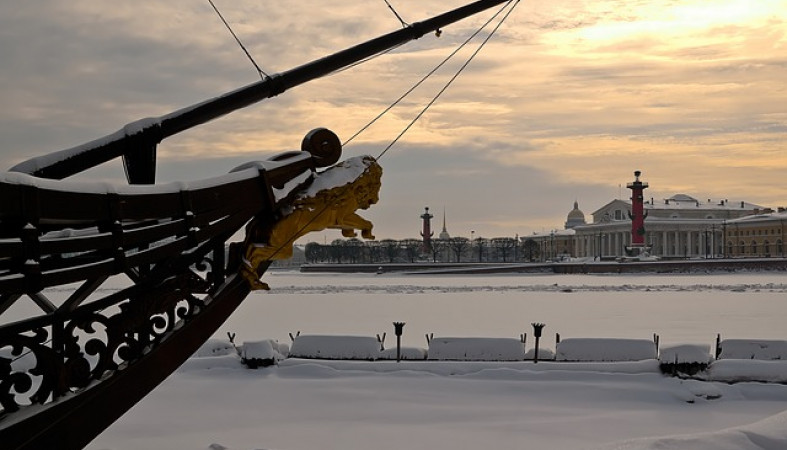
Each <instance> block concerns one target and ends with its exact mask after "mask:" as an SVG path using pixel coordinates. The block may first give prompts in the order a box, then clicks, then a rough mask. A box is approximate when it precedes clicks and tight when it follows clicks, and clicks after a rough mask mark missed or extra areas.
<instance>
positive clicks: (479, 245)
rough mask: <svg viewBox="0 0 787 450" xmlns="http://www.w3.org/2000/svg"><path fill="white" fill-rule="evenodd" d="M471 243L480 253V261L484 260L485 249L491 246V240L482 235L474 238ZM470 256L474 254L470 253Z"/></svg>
mask: <svg viewBox="0 0 787 450" xmlns="http://www.w3.org/2000/svg"><path fill="white" fill-rule="evenodd" d="M470 244H471V245H474V246H475V249H476V253H477V254H478V262H483V261H484V249H485V248H487V247H489V240H488V239H484V238H482V237H480V238H476V239H475V240H473V241H472V242H471V243H470ZM470 256H473V255H470Z"/></svg>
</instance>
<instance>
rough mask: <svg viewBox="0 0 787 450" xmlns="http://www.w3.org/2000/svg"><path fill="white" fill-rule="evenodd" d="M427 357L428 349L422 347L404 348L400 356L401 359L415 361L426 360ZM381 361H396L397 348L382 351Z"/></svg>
mask: <svg viewBox="0 0 787 450" xmlns="http://www.w3.org/2000/svg"><path fill="white" fill-rule="evenodd" d="M426 355H427V352H426V349H425V348H421V347H402V348H401V350H400V354H399V356H400V358H401V359H406V360H414V361H417V360H423V359H426ZM380 359H396V347H393V348H386V349H385V350H383V351H381V352H380Z"/></svg>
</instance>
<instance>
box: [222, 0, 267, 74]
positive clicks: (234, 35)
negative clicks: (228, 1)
mask: <svg viewBox="0 0 787 450" xmlns="http://www.w3.org/2000/svg"><path fill="white" fill-rule="evenodd" d="M208 3H210V6H212V7H213V10H214V11H216V14H218V16H219V19H221V21H222V22H224V26H225V27H227V30H229V32H230V34H232V37H234V38H235V42H237V43H238V45H239V46H240V48H241V50H243V53H245V54H246V57H247V58H249V61H251V63H252V65H254V68H255V69H257V73H258V74H259V75H260V78H262V79H263V80H264V79H265V78H270V75H268V74H267V73H265V71H263V70H262V69H261V68H260V66H259V65H257V62H256V61H254V58H252V57H251V54H250V53H249V51H248V50H246V46H244V45H243V42H241V41H240V39H239V38H238V35H237V34H235V32H234V31H232V27H230V24H229V23H227V21H226V20H224V16H222V15H221V12H219V8H216V5H214V4H213V0H208Z"/></svg>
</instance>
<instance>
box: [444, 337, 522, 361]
mask: <svg viewBox="0 0 787 450" xmlns="http://www.w3.org/2000/svg"><path fill="white" fill-rule="evenodd" d="M428 355H429V356H428V359H429V360H432V361H522V360H524V359H525V345H524V344H523V343H522V341H520V340H519V339H512V338H470V337H433V338H431V339H430V341H429V351H428Z"/></svg>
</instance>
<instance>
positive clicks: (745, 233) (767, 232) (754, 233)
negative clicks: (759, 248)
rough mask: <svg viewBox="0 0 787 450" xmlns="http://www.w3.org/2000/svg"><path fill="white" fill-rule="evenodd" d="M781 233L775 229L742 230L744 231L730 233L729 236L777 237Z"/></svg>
mask: <svg viewBox="0 0 787 450" xmlns="http://www.w3.org/2000/svg"><path fill="white" fill-rule="evenodd" d="M781 234H782V232H781V231H780V230H778V229H776V228H773V229H770V230H762V229H760V230H744V231H735V230H732V231H730V236H768V235H772V236H778V235H781Z"/></svg>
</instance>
